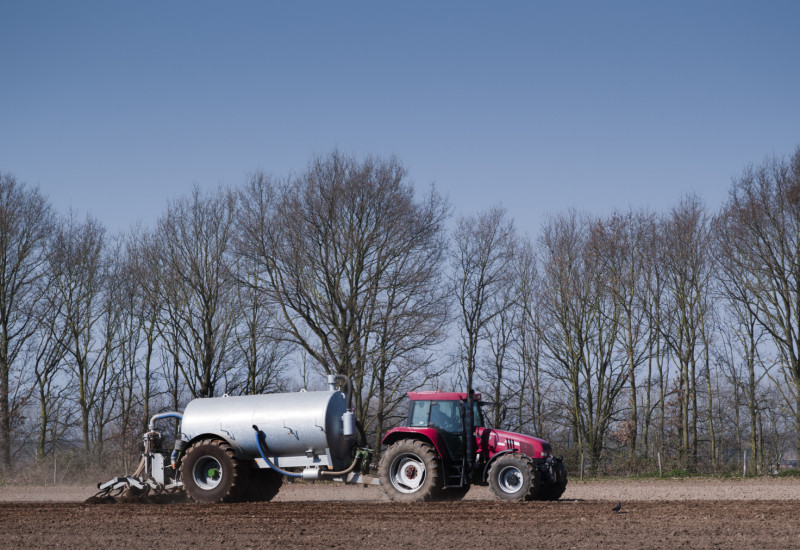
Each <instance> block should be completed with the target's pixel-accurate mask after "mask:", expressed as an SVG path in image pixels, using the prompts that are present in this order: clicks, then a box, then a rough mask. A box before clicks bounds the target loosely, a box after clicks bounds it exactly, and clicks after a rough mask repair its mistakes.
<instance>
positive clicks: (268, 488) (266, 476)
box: [242, 468, 283, 502]
mask: <svg viewBox="0 0 800 550" xmlns="http://www.w3.org/2000/svg"><path fill="white" fill-rule="evenodd" d="M247 476H248V477H247V489H245V491H244V497H243V499H242V500H244V501H245V502H267V501H269V500H272V499H273V498H274V497H275V495H277V494H278V491H279V490H280V488H281V485H283V476H282V475H281V474H279V473H278V472H276V471H275V470H273V469H271V468H259V469H251V470H250V472H249V473H248V474H247Z"/></svg>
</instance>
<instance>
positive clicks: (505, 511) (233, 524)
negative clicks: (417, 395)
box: [0, 482, 800, 550]
mask: <svg viewBox="0 0 800 550" xmlns="http://www.w3.org/2000/svg"><path fill="white" fill-rule="evenodd" d="M597 485H599V486H602V492H603V494H605V491H608V492H609V493H608V495H607V496H606V498H604V499H602V500H589V499H584V498H583V497H585V496H587V494H589V493H591V491H592V490H594V489H593V486H592V485H591V484H579V483H576V484H574V485H572V486H571V487H570V489H572V491H571V492H572V495H570V490H569V489H568V492H567V494H566V495H565V499H563V500H561V501H559V502H552V503H538V502H531V503H504V502H499V501H495V500H490V498H491V497H490V495H489V494H488V493H486V492H483V491H479V490H476V491H471V492H470V494H469V495H467V499H465V500H464V501H462V502H436V503H425V504H414V505H408V504H395V503H391V502H386V501H384V500H383V499H382V498H381V497H380V493H379V492H378V491H377V490H376V489H374V488H368V489H364V488H359V487H345V488H342V489H343V490H341V492H337V488H336V487H334V486H330V485H328V486H316V487H315V486H305V487H292V486H288V487H284V489H285V490H282V494H281V495H279V497H278V498H277V499H276V500H275V501H273V502H269V503H248V504H227V505H211V506H201V505H193V504H106V505H87V504H81V503H78V502H0V547H1V548H30V549H37V548H118V549H125V550H129V549H136V548H148V549H156V548H185V547H200V548H204V549H209V548H228V549H234V548H301V547H302V548H357V547H358V548H379V547H383V548H386V549H389V548H396V547H398V548H399V547H411V548H420V547H424V548H453V547H465V548H475V547H484V548H489V547H497V546H502V547H504V548H514V547H520V548H522V547H537V546H538V547H542V546H543V547H561V548H604V547H605V548H609V547H610V548H619V547H627V548H667V547H669V548H676V547H685V548H711V547H713V548H720V547H721V548H736V547H758V548H800V519H798V518H800V500H798V498H800V492H798V489H799V488H800V486H798V484H797V483H792V482H790V483H788V484H781V483H769V484H767V486H766V489H765V490H764V491H763V494H764V495H768V494H769V493H771V492H775V493H777V494H779V495H781V496H779V497H776V498H783V499H785V500H758V499H759V498H760V496H759V495H761V494H762V493H758V491H756V493H757V494H756V495H755V496H753V497H751V498H752V499H751V500H732V499H726V500H701V499H689V500H669V498H670V497H669V494H668V493H669V491H668V489H669V488H670V487H671V485H670V484H669V483H668V482H666V483H653V484H652V485H651V486H648V487H649V488H648V489H647V491H645V493H646V495H645V493H642V494H639V493H637V492H636V491H631V487H634V488H635V487H639V485H636V484H635V483H634V484H631V485H629V486H628V487H627V489H626V484H625V483H621V484H597ZM696 485H698V484H694V485H692V484H689V485H686V487H692V486H696ZM699 485H700V486H701V487H702V486H703V485H704V484H703V483H702V482H701V483H700V484H699ZM736 485H737V484H736V483H735V482H733V484H730V482H728V483H715V482H711V483H705V489H704V490H702V491H699V492H698V493H699V494H702V493H705V494H706V495H707V498H708V499H712V498H714V492H715V490H717V491H719V490H720V489H722V488H724V489H725V491H727V490H728V489H729V488H730V487H735V486H736ZM738 485H740V486H741V488H742V491H745V492H746V489H747V487H750V489H751V490H752V489H753V487H754V486H753V485H752V484H750V485H748V484H746V483H745V484H738ZM659 487H661V488H662V490H663V491H664V492H665V494H664V495H663V496H664V497H665V499H664V500H654V499H653V498H654V497H655V498H657V497H658V494H657V491H658V488H659ZM756 487H761V485H757V486H756ZM615 488H616V489H615ZM779 488H783V489H788V490H786V491H783V492H782V491H781V490H778V489H779ZM41 489H44V488H41ZM479 489H480V488H479ZM14 491H20V492H24V489H23V488H14V489H9V488H0V500H9V498H8V497H9V494H12V495H13V494H14V493H13V492H14ZM740 492H741V491H740ZM75 494H76V495H77V494H78V492H77V491H76V492H75ZM622 494H625V496H626V498H620V499H619V500H620V501H621V502H622V509H621V510H620V512H618V513H616V512H613V511H611V508H612V507H613V506H614V504H616V502H617V499H614V500H608V496H612V495H622ZM304 495H305V496H306V497H308V498H306V499H305V500H303V497H304ZM337 495H338V496H340V497H342V499H341V500H340V499H337ZM80 496H83V497H85V496H87V495H86V494H85V492H84V493H83V494H81V495H80ZM320 496H323V497H327V498H330V499H331V500H320V499H319V497H320ZM641 496H649V497H651V498H646V499H645V498H640V497H641Z"/></svg>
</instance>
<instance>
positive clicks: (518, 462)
mask: <svg viewBox="0 0 800 550" xmlns="http://www.w3.org/2000/svg"><path fill="white" fill-rule="evenodd" d="M489 487H491V488H492V492H493V493H494V494H495V496H496V497H497V498H499V499H500V500H508V501H521V500H533V499H534V497H535V495H536V494H537V493H538V492H539V470H537V469H536V466H534V464H533V462H531V459H530V458H528V457H527V456H525V455H524V454H520V453H509V454H505V455H503V456H501V457H499V458H498V459H497V460H495V461H494V462H493V463H492V466H491V468H489Z"/></svg>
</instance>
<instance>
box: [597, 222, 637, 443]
mask: <svg viewBox="0 0 800 550" xmlns="http://www.w3.org/2000/svg"><path fill="white" fill-rule="evenodd" d="M646 219H647V214H646V213H641V212H640V213H637V212H633V211H628V212H626V213H615V214H613V215H612V216H611V217H609V218H608V219H607V220H601V221H600V222H598V223H597V224H596V226H595V227H594V231H593V233H592V238H593V241H594V246H595V247H596V248H597V253H598V259H599V262H600V266H599V267H600V269H601V270H602V272H603V274H604V276H603V277H602V280H603V281H605V284H606V285H607V291H608V292H609V293H610V295H611V298H612V300H614V302H615V303H616V305H617V307H618V308H619V316H618V317H617V319H618V321H619V323H620V325H619V327H618V331H619V345H620V347H621V348H622V351H623V353H624V354H625V358H626V363H627V365H626V367H627V377H628V395H629V400H630V403H629V405H630V407H629V409H628V410H629V419H628V421H627V422H626V428H627V429H626V430H625V432H626V433H627V437H628V457H629V458H633V457H634V455H635V452H636V447H637V441H638V425H639V418H638V412H639V406H638V403H637V397H638V395H637V385H636V371H637V369H639V367H640V366H641V365H643V364H644V363H645V361H646V360H647V358H648V354H649V352H650V350H649V348H648V346H647V345H646V344H647V336H648V331H647V323H646V310H645V308H644V305H643V304H644V300H646V299H647V289H646V287H645V280H646V279H645V273H646V268H647V263H646V262H647V254H646V248H647V242H646V233H645V232H644V231H643V228H644V222H645V220H646Z"/></svg>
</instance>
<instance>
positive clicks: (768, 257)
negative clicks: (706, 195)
mask: <svg viewBox="0 0 800 550" xmlns="http://www.w3.org/2000/svg"><path fill="white" fill-rule="evenodd" d="M719 231H720V243H721V251H722V255H723V256H724V258H725V262H724V263H723V265H724V266H725V270H726V275H727V276H726V281H728V283H730V282H731V281H733V280H736V281H737V284H738V285H739V286H740V287H741V289H742V290H743V291H745V292H746V295H744V296H742V297H746V298H747V300H748V301H746V302H745V301H742V300H741V299H739V301H740V303H741V304H742V306H744V307H746V308H747V309H748V312H749V313H750V314H751V315H753V316H754V317H755V318H756V319H757V321H758V323H759V325H760V326H761V327H763V328H764V330H766V331H767V333H768V334H769V336H770V338H771V339H772V341H773V342H774V344H775V346H776V348H777V352H778V355H779V359H780V365H781V368H782V370H783V373H784V376H785V380H786V381H787V382H788V384H787V386H786V394H785V397H786V402H787V405H788V406H789V407H790V409H791V411H792V415H793V416H794V420H795V432H796V433H800V147H798V148H797V150H796V151H795V153H794V155H793V156H792V157H791V158H790V159H789V160H784V159H777V158H772V159H767V160H765V161H764V162H763V163H762V164H760V165H758V166H748V167H747V168H746V169H745V170H744V171H743V172H742V174H741V175H740V176H738V177H737V178H735V179H734V182H733V188H732V189H731V192H730V196H729V198H728V201H727V204H726V205H725V208H724V211H723V213H722V215H721V218H720V222H719ZM737 274H745V275H743V276H738V277H737V276H736V275H737ZM779 388H780V386H779ZM796 447H797V449H798V451H800V437H796Z"/></svg>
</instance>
